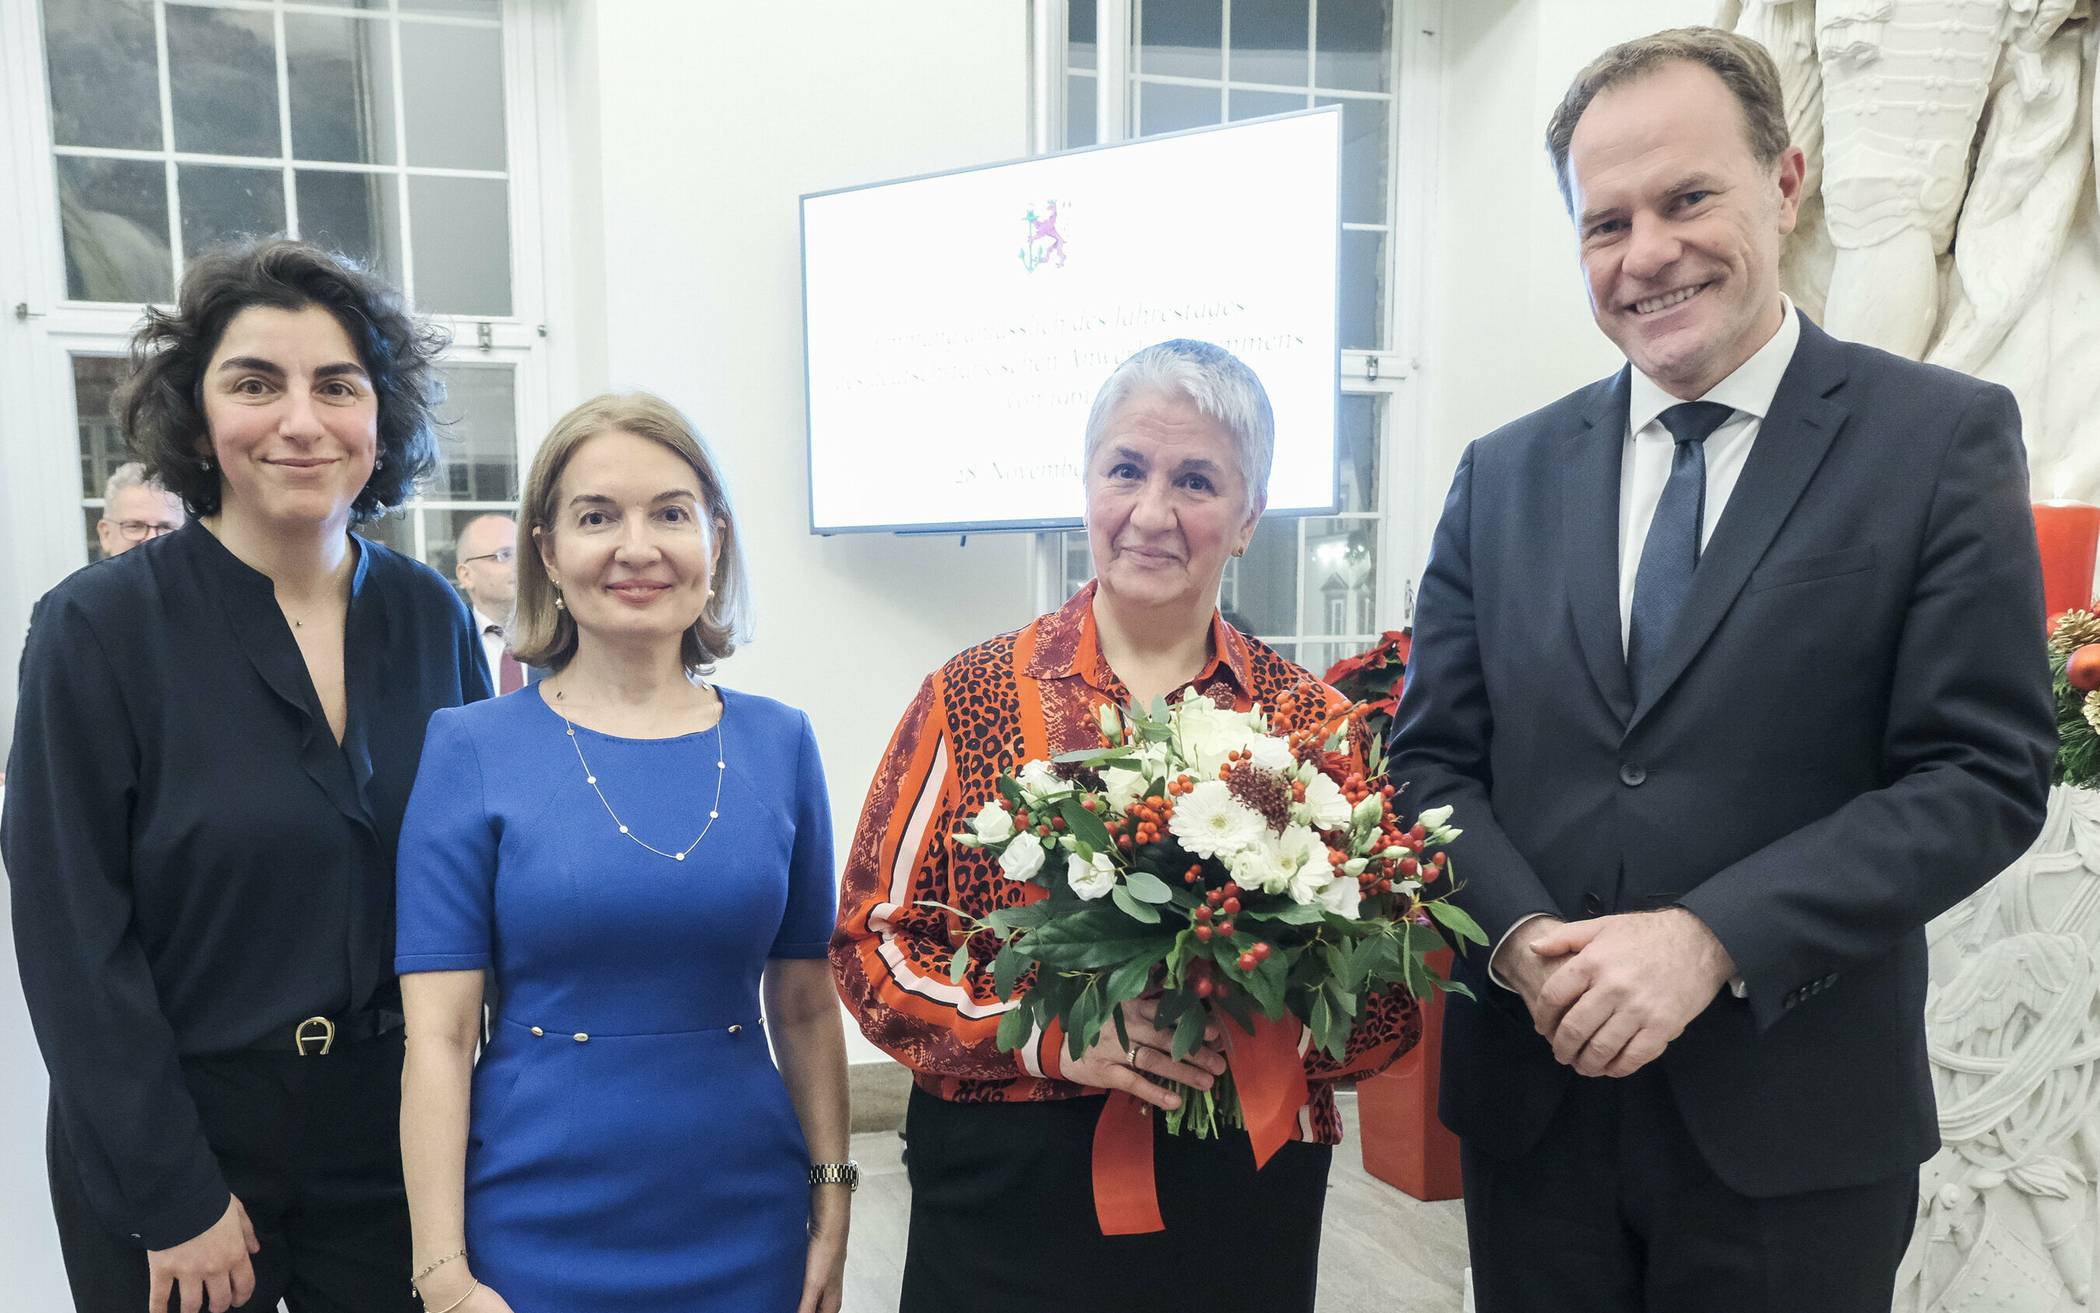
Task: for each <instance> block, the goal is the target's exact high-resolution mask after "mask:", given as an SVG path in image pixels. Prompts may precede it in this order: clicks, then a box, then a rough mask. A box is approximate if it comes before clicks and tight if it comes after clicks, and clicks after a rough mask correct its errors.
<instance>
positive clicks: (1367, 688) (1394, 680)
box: [1320, 629, 1414, 745]
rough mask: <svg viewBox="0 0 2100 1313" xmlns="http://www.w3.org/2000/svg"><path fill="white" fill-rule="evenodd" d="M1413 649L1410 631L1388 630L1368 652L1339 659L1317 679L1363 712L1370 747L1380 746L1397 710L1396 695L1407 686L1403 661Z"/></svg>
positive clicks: (1398, 697) (1397, 700)
mask: <svg viewBox="0 0 2100 1313" xmlns="http://www.w3.org/2000/svg"><path fill="white" fill-rule="evenodd" d="M1413 648H1414V633H1413V632H1412V631H1411V630H1405V629H1388V630H1386V631H1385V633H1384V635H1383V636H1381V637H1380V638H1379V640H1378V642H1377V643H1376V644H1375V645H1373V646H1372V647H1371V648H1370V649H1369V650H1368V651H1364V652H1359V653H1357V654H1356V655H1355V656H1352V657H1343V658H1342V659H1341V660H1339V661H1337V662H1335V663H1334V664H1333V665H1332V666H1329V667H1328V669H1327V673H1326V674H1325V675H1322V676H1321V677H1320V678H1321V681H1322V682H1323V683H1326V684H1328V685H1330V686H1331V687H1333V688H1336V689H1339V690H1341V693H1342V696H1343V697H1346V698H1348V699H1349V700H1350V701H1351V702H1355V703H1358V704H1359V705H1361V706H1362V707H1363V708H1364V719H1363V725H1364V729H1365V730H1366V732H1368V733H1369V735H1370V736H1371V742H1372V743H1374V744H1379V745H1382V744H1384V742H1385V740H1386V732H1387V730H1389V729H1390V728H1391V726H1392V723H1393V713H1394V712H1396V711H1398V710H1399V709H1400V691H1401V689H1403V688H1405V687H1406V685H1407V659H1408V657H1409V655H1410V654H1411V653H1412V650H1413Z"/></svg>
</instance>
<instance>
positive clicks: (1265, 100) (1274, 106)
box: [1225, 87, 1307, 123]
mask: <svg viewBox="0 0 2100 1313" xmlns="http://www.w3.org/2000/svg"><path fill="white" fill-rule="evenodd" d="M1306 101H1307V97H1306V96H1305V94H1304V93H1302V92H1294V91H1242V90H1240V89H1239V88H1238V87H1234V88H1232V89H1231V90H1230V91H1227V92H1226V93H1225V110H1226V112H1225V117H1226V118H1228V119H1230V120H1231V121H1232V122H1234V123H1237V122H1239V121H1240V120H1241V119H1258V118H1261V117H1262V116H1263V115H1265V114H1288V113H1290V112H1291V111H1292V110H1294V109H1304V108H1306Z"/></svg>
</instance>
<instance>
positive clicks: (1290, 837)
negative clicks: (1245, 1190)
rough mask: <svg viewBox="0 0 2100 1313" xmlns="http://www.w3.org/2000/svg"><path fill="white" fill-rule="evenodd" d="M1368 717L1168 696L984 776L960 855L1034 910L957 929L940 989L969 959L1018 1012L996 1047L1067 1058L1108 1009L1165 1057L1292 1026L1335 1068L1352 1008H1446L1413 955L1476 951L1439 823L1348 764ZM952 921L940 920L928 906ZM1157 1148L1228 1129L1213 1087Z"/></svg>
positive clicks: (1236, 1120) (1233, 1117) (1229, 1115)
mask: <svg viewBox="0 0 2100 1313" xmlns="http://www.w3.org/2000/svg"><path fill="white" fill-rule="evenodd" d="M1369 714H1370V710H1369V708H1367V707H1366V706H1362V705H1351V706H1347V707H1342V708H1336V709H1330V708H1329V706H1328V702H1327V698H1326V695H1325V694H1324V693H1321V692H1318V691H1315V690H1312V689H1311V688H1310V687H1308V689H1307V691H1306V692H1305V694H1304V695H1303V696H1293V695H1286V696H1284V697H1282V698H1280V699H1279V700H1278V702H1277V704H1276V706H1275V707H1274V708H1272V709H1270V710H1268V711H1264V710H1263V709H1261V708H1259V707H1257V708H1255V709H1254V710H1252V711H1248V712H1241V711H1236V710H1234V709H1232V708H1231V707H1229V706H1221V705H1220V704H1218V703H1217V702H1214V701H1212V700H1211V699H1210V698H1207V697H1204V696H1202V695H1201V694H1198V693H1196V692H1195V691H1194V690H1190V691H1189V692H1188V693H1186V694H1184V695H1183V696H1182V698H1181V699H1180V700H1179V701H1178V702H1176V703H1174V704H1171V705H1169V704H1168V703H1166V702H1165V701H1164V700H1160V701H1155V702H1154V703H1153V704H1152V706H1151V707H1150V708H1146V709H1141V708H1137V707H1127V708H1122V709H1120V710H1118V709H1116V708H1113V707H1107V708H1103V710H1102V712H1101V715H1100V727H1101V733H1102V743H1101V746H1099V747H1097V748H1090V749H1085V750H1081V751H1077V752H1069V753H1065V754H1063V755H1062V756H1058V757H1056V758H1054V759H1052V760H1049V761H1041V760H1038V761H1030V762H1028V763H1027V764H1026V765H1024V766H1023V767H1022V768H1021V769H1020V770H1019V772H1017V773H1016V774H1013V775H1009V776H1006V777H1003V778H1001V779H1000V781H999V783H998V790H999V796H998V798H997V800H995V801H993V802H990V803H987V804H986V805H985V807H984V808H983V809H982V810H981V811H980V812H979V813H978V814H977V815H976V817H975V818H973V819H972V821H971V822H970V827H969V829H968V830H966V831H963V832H961V833H958V834H956V835H955V836H954V841H955V842H956V843H958V844H961V845H964V846H966V847H974V848H983V849H987V850H990V851H991V852H993V853H995V854H997V857H998V862H999V867H1000V870H1001V871H1002V872H1003V873H1004V874H1005V876H1006V877H1007V878H1008V879H1011V880H1016V881H1021V882H1025V883H1028V884H1032V885H1036V886H1039V887H1041V888H1042V889H1043V890H1045V892H1046V895H1047V896H1044V897H1040V898H1038V899H1037V900H1035V901H1031V902H1026V903H1023V904H1021V905H1019V906H1015V907H1008V908H1004V909H1001V910H999V911H996V912H993V913H992V914H990V915H989V916H986V917H983V918H979V919H974V920H973V919H971V918H968V917H963V916H962V915H961V914H960V913H957V914H956V915H958V917H960V919H962V920H963V921H964V923H965V925H966V927H967V931H966V933H965V934H964V935H963V936H961V938H960V940H959V947H958V948H957V949H956V952H955V955H954V958H953V960H952V962H951V971H952V973H953V975H954V978H955V979H957V980H960V979H962V977H963V974H964V972H966V971H967V970H968V968H969V965H970V961H971V955H972V953H973V952H989V953H991V954H992V955H993V956H992V958H991V971H992V979H993V982H994V985H995V987H996V989H997V990H998V992H999V994H1000V996H1001V997H1002V998H1005V999H1018V1002H1017V1003H1016V1005H1015V1006H1014V1007H1013V1008H1012V1009H1011V1010H1010V1011H1008V1012H1007V1013H1006V1015H1005V1017H1004V1018H1002V1020H1001V1023H1000V1027H999V1044H1000V1046H1001V1047H1002V1048H1005V1049H1009V1050H1010V1049H1015V1048H1018V1047H1020V1046H1021V1045H1022V1044H1024V1043H1026V1042H1028V1040H1029V1038H1030V1037H1031V1036H1032V1035H1033V1034H1035V1033H1036V1031H1037V1029H1038V1028H1039V1027H1047V1026H1049V1025H1050V1024H1051V1023H1052V1022H1056V1023H1059V1024H1060V1025H1062V1027H1063V1030H1064V1034H1065V1039H1066V1043H1067V1045H1068V1047H1069V1050H1070V1053H1071V1055H1072V1056H1073V1057H1074V1058H1077V1057H1078V1056H1080V1055H1081V1054H1083V1053H1085V1052H1086V1050H1087V1049H1088V1048H1090V1047H1091V1046H1092V1045H1093V1044H1094V1043H1095V1042H1096V1040H1097V1039H1098V1038H1099V1037H1100V1035H1101V1033H1102V1032H1103V1030H1104V1029H1106V1028H1107V1027H1109V1026H1111V1025H1112V1026H1114V1027H1115V1029H1116V1034H1117V1038H1118V1040H1119V1042H1121V1043H1122V1044H1124V1045H1128V1044H1129V1035H1128V1032H1127V1030H1126V1028H1125V1020H1124V1013H1123V1010H1124V1008H1125V1006H1126V1005H1128V1004H1130V1003H1131V1002H1132V1001H1133V1000H1136V999H1138V998H1140V997H1153V998H1156V1000H1157V1009H1158V1010H1157V1013H1156V1016H1155V1020H1156V1022H1157V1024H1158V1025H1160V1026H1161V1027H1162V1028H1164V1029H1168V1030H1171V1032H1172V1033H1173V1037H1174V1042H1173V1054H1174V1056H1175V1057H1177V1058H1186V1057H1188V1056H1189V1055H1190V1054H1191V1053H1193V1052H1194V1051H1195V1050H1196V1049H1197V1048H1198V1047H1199V1046H1200V1045H1201V1043H1202V1040H1203V1036H1204V1034H1205V1032H1206V1030H1207V1029H1208V1028H1209V1026H1210V1024H1211V1023H1212V1021H1213V1020H1223V1019H1229V1020H1230V1021H1231V1022H1232V1023H1233V1024H1234V1025H1236V1026H1237V1027H1238V1028H1239V1029H1240V1030H1241V1031H1244V1032H1248V1033H1250V1034H1251V1033H1252V1032H1253V1031H1254V1029H1255V1025H1256V1018H1257V1017H1258V1016H1259V1017H1265V1018H1267V1019H1268V1020H1269V1021H1270V1022H1283V1021H1285V1020H1286V1018H1295V1019H1296V1020H1297V1021H1298V1022H1302V1023H1303V1024H1304V1025H1305V1026H1306V1027H1307V1028H1309V1029H1310V1031H1311V1034H1312V1040H1313V1042H1314V1043H1315V1044H1317V1045H1318V1046H1319V1047H1320V1048H1321V1049H1323V1050H1325V1051H1326V1052H1328V1053H1330V1054H1332V1055H1333V1056H1334V1057H1335V1058H1337V1059H1338V1060H1339V1059H1342V1058H1343V1057H1344V1055H1345V1052H1346V1050H1347V1046H1348V1042H1349V1037H1350V1035H1351V1033H1352V1031H1353V1030H1354V1028H1355V1026H1356V1024H1357V1022H1358V1019H1359V1018H1360V1017H1361V1016H1362V1015H1363V1014H1364V1011H1365V1003H1366V1001H1367V1000H1368V999H1369V998H1370V997H1372V996H1373V995H1374V994H1378V993H1381V992H1384V991H1388V990H1394V989H1398V990H1404V991H1406V992H1407V993H1408V994H1410V995H1412V996H1415V997H1422V996H1426V995H1427V994H1429V993H1430V991H1432V990H1435V989H1450V990H1459V991H1461V992H1463V990H1464V987H1463V986H1462V985H1459V984H1457V983H1454V982H1451V981H1447V980H1445V979H1443V978H1441V977H1440V976H1439V975H1438V974H1437V973H1436V972H1434V971H1433V970H1431V968H1430V967H1429V965H1428V963H1427V961H1426V959H1427V957H1428V956H1429V954H1430V953H1432V952H1434V951H1436V950H1437V949H1440V948H1442V947H1443V946H1444V939H1443V938H1442V936H1440V935H1439V934H1438V933H1437V930H1436V926H1438V925H1441V926H1443V927H1444V928H1445V929H1446V930H1448V931H1449V932H1450V933H1451V934H1452V935H1454V936H1455V937H1457V938H1458V939H1460V940H1463V941H1467V942H1471V943H1475V944H1482V945H1484V944H1485V943H1486V942H1487V940H1486V936H1485V935H1484V934H1482V932H1481V930H1480V928H1479V926H1478V925H1476V924H1475V923H1474V922H1473V920H1472V918H1471V917H1469V916H1468V915H1466V913H1465V912H1463V911H1461V910H1460V909H1459V908H1458V907H1456V906H1455V905H1453V904H1452V903H1451V901H1450V899H1449V894H1450V892H1451V888H1452V871H1451V863H1450V861H1449V860H1448V858H1447V857H1446V855H1445V853H1444V852H1442V851H1440V849H1441V848H1442V846H1443V845H1445V844H1446V843H1448V842H1449V841H1450V840H1452V839H1453V838H1455V837H1457V835H1458V833H1459V831H1458V830H1456V829H1454V828H1452V826H1451V809H1450V808H1448V807H1444V808H1437V809H1435V810H1433V811H1429V812H1425V813H1423V814H1422V815H1420V816H1416V817H1412V818H1408V817H1406V816H1405V815H1404V813H1403V812H1402V811H1400V810H1397V809H1396V804H1397V803H1398V801H1399V797H1398V791H1397V790H1396V789H1395V787H1394V786H1392V785H1391V784H1388V783H1387V782H1386V781H1385V780H1384V778H1383V777H1382V776H1380V775H1378V774H1376V773H1369V772H1367V770H1366V767H1365V765H1364V757H1363V754H1362V751H1361V743H1360V740H1361V739H1362V738H1363V737H1364V729H1363V722H1364V719H1365V717H1366V716H1367V715H1369ZM949 910H950V911H953V909H949ZM1179 1092H1180V1093H1181V1095H1182V1100H1181V1105H1180V1107H1179V1108H1177V1109H1176V1110H1175V1111H1174V1112H1172V1113H1170V1114H1169V1115H1168V1118H1167V1125H1168V1129H1169V1130H1170V1131H1174V1132H1177V1133H1178V1132H1182V1131H1184V1130H1186V1131H1188V1132H1190V1133H1193V1134H1196V1135H1199V1136H1208V1135H1215V1134H1217V1133H1218V1132H1219V1130H1220V1128H1221V1127H1224V1126H1236V1125H1240V1124H1242V1122H1241V1118H1240V1109H1239V1106H1238V1102H1237V1099H1236V1096H1235V1092H1234V1088H1233V1082H1232V1080H1231V1072H1230V1071H1229V1070H1228V1072H1227V1074H1226V1077H1225V1078H1224V1079H1221V1080H1220V1081H1219V1082H1218V1083H1217V1084H1216V1085H1215V1086H1214V1087H1213V1088H1212V1089H1211V1090H1209V1091H1198V1090H1188V1089H1180V1090H1179Z"/></svg>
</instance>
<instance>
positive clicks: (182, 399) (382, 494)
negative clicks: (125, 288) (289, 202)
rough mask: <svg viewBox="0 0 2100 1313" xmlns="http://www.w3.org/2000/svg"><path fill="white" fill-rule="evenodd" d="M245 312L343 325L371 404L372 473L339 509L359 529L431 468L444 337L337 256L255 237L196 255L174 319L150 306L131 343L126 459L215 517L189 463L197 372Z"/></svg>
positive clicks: (122, 395)
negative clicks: (308, 314) (374, 422)
mask: <svg viewBox="0 0 2100 1313" xmlns="http://www.w3.org/2000/svg"><path fill="white" fill-rule="evenodd" d="M254 306H268V307H270V308H272V309H277V310H304V309H306V308H307V307H308V306H319V307H320V308H321V309H323V310H326V311H327V312H328V313H329V314H331V315H333V316H334V317H335V320H336V322H337V323H339V324H341V325H342V326H343V332H344V333H345V334H347V335H348V336H349V338H350V342H351V345H352V346H353V347H355V348H356V350H357V358H358V363H359V364H361V365H363V366H364V370H365V373H366V375H367V376H368V377H369V378H370V379H371V380H372V387H373V390H374V391H375V392H376V393H377V394H378V400H379V452H378V455H379V463H378V466H377V468H375V469H374V470H373V471H372V477H371V479H370V480H369V481H368V482H367V483H366V484H365V486H364V489H363V490H362V491H360V492H359V493H358V494H357V499H356V500H355V501H353V502H352V503H351V504H350V516H351V519H352V521H353V522H355V523H363V522H365V521H367V520H371V519H376V518H377V517H378V516H380V515H383V514H385V513H386V511H387V509H388V508H389V507H393V506H398V505H400V504H401V503H402V502H404V501H406V500H407V499H408V498H409V496H410V495H411V494H412V493H413V492H414V490H415V486H416V484H417V482H418V481H420V480H421V479H423V478H424V477H425V476H426V475H428V474H429V473H430V472H431V471H432V470H433V469H435V468H436V467H437V439H436V436H435V434H434V432H433V428H434V425H435V423H436V420H435V417H434V415H433V413H432V412H433V411H434V410H435V408H436V406H437V405H438V403H439V402H441V401H442V400H444V396H445V386H444V381H443V379H442V378H440V377H439V375H438V372H437V357H438V355H439V353H440V352H442V351H443V350H444V349H445V347H446V345H447V344H448V339H447V337H446V335H445V333H444V332H443V331H442V330H440V329H438V328H436V327H433V326H432V325H430V324H428V323H426V322H424V321H421V320H418V319H416V318H415V317H414V316H412V315H411V314H409V312H408V308H407V305H406V303H405V302H404V301H403V300H402V297H401V294H400V293H399V292H397V291H395V290H394V289H393V288H392V287H389V286H388V285H387V284H386V283H384V282H382V281H381V280H379V279H378V278H375V277H373V276H372V275H371V274H370V273H368V272H366V271H365V270H364V269H362V268H360V267H359V266H358V265H357V264H355V263H354V262H352V261H350V260H349V259H347V258H346V257H344V256H340V255H336V254H334V253H332V252H329V251H324V250H322V249H321V248H320V247H318V246H313V245H310V244H309V243H306V242H297V241H292V240H290V239H289V238H283V237H266V238H261V239H258V240H254V241H246V242H240V243H237V244H234V245H230V246H223V247H219V248H216V249H214V250H211V251H207V252H205V253H204V254H202V255H200V256H198V257H197V258H196V259H195V260H192V261H191V262H190V266H189V268H188V269H187V270H185V271H184V272H183V275H182V291H181V293H180V294H179V296H178V297H177V299H176V303H175V308H174V309H173V310H162V309H159V308H157V307H149V308H148V309H147V311H146V322H145V323H144V324H143V325H142V326H141V327H140V328H139V330H138V332H137V333H136V334H135V335H133V337H132V339H131V374H130V377H128V378H127V379H125V381H124V384H123V386H122V387H121V388H119V389H118V391H117V395H116V398H115V402H114V407H113V408H114V411H115V414H116V418H117V422H118V423H119V424H121V425H122V426H123V429H124V438H125V441H126V442H127V443H128V444H129V445H130V447H131V450H132V452H133V454H135V455H136V456H137V457H138V458H139V459H140V460H141V461H143V462H144V463H145V466H146V469H147V470H148V471H149V472H150V473H151V474H152V475H153V476H154V477H155V478H157V479H159V480H160V483H161V485H162V486H163V487H165V488H167V490H168V491H170V492H172V493H174V494H175V495H176V496H178V497H180V498H181V499H182V504H183V505H184V506H186V507H188V508H189V512H190V514H191V515H212V514H215V513H217V511H218V509H219V492H220V484H219V471H218V467H217V466H216V465H212V464H207V463H205V462H202V461H200V460H199V459H198V452H197V443H198V440H199V439H200V438H204V437H206V435H207V433H208V432H209V429H208V426H207V425H206V424H205V421H204V404H203V398H204V372H205V370H206V368H207V367H208V366H209V365H210V363H211V358H212V353H213V352H215V351H217V350H218V348H219V339H220V338H221V337H222V336H224V335H225V332H226V326H227V325H228V324H230V323H232V322H233V318H234V316H236V315H238V314H239V313H240V312H241V311H243V310H247V309H250V308H251V307H254Z"/></svg>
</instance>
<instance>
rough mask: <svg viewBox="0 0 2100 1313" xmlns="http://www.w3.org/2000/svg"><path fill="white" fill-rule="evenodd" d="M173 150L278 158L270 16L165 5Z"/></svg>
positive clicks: (274, 57)
mask: <svg viewBox="0 0 2100 1313" xmlns="http://www.w3.org/2000/svg"><path fill="white" fill-rule="evenodd" d="M167 15H168V87H169V93H170V96H171V100H170V104H171V105H172V106H173V107H174V111H175V149H177V150H187V151H196V152H198V153H200V154H204V155H278V154H281V153H282V148H281V146H280V145H279V137H278V132H277V39H276V35H275V33H274V32H273V31H272V29H271V20H270V16H269V15H268V14H266V13H256V12H250V11H247V10H233V9H195V8H191V7H189V6H187V5H169V6H168V7H167Z"/></svg>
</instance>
